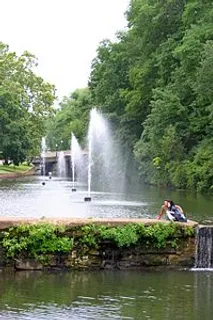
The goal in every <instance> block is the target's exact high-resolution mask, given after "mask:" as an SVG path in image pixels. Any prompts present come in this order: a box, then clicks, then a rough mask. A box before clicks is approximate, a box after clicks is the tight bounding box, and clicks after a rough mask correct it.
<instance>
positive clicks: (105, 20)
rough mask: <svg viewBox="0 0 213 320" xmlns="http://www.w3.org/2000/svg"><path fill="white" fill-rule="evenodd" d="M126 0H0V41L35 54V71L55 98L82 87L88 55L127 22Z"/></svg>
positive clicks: (12, 47)
mask: <svg viewBox="0 0 213 320" xmlns="http://www.w3.org/2000/svg"><path fill="white" fill-rule="evenodd" d="M128 4H129V0H2V1H1V18H0V41H3V42H4V43H6V44H8V45H9V47H10V50H12V51H16V52H17V53H18V55H20V54H21V53H23V51H25V50H27V51H29V52H31V53H33V54H35V55H36V57H37V58H38V63H39V67H38V73H39V74H40V75H41V76H42V77H43V78H44V79H45V80H46V81H49V82H51V83H53V84H55V85H56V88H57V94H58V96H59V98H61V97H62V96H63V95H68V94H69V93H71V92H73V91H74V90H75V89H77V88H83V87H86V86H87V81H88V77H89V73H90V66H91V61H92V59H93V58H94V57H95V56H96V49H97V47H98V45H99V43H100V41H102V40H103V39H105V38H109V39H111V40H115V34H116V32H117V31H119V30H123V29H124V28H125V26H126V24H127V22H126V19H125V16H124V13H125V11H126V10H127V8H128Z"/></svg>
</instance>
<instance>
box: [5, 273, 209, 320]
mask: <svg viewBox="0 0 213 320" xmlns="http://www.w3.org/2000/svg"><path fill="white" fill-rule="evenodd" d="M0 285H1V286H0V291H1V300H0V301H1V302H0V308H1V310H5V305H8V307H9V308H13V309H17V310H18V309H19V310H29V312H30V310H32V309H33V308H35V309H36V308H44V313H45V310H48V308H51V306H52V307H53V308H60V310H62V311H60V313H61V315H62V318H63V309H64V308H66V315H68V313H67V312H68V311H69V312H74V313H75V308H76V307H78V312H79V314H80V313H81V312H85V310H87V308H90V309H88V310H90V316H91V319H92V317H93V315H94V319H96V318H95V315H96V316H97V312H101V313H99V315H101V314H102V315H105V316H103V318H101V317H100V318H99V319H107V317H106V315H107V314H108V318H110V317H111V319H113V316H115V318H116V317H119V316H120V317H121V319H122V317H129V318H130V319H131V318H132V319H143V317H142V316H143V315H146V316H147V317H149V318H151V319H155V320H160V319H166V320H171V319H183V320H185V319H197V320H198V319H202V318H203V319H211V312H212V309H213V307H212V298H213V278H212V277H211V274H210V273H207V272H203V273H202V272H185V271H181V272H180V271H166V272H165V270H164V271H159V272H153V271H149V272H145V271H142V272H141V271H139V272H137V271H135V272H134V271H131V272H128V271H123V272H122V271H110V272H106V271H103V272H102V271H94V272H86V271H81V272H73V271H72V272H56V273H55V272H40V271H38V272H37V271H36V272H33V271H31V272H18V273H5V272H3V273H1V274H0ZM45 308H46V309H45ZM61 308H62V309H61ZM67 308H68V309H67ZM0 312H1V311H0ZM93 312H94V314H93ZM0 314H1V313H0ZM79 319H80V317H79Z"/></svg>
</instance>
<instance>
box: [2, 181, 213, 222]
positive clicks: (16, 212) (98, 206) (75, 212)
mask: <svg viewBox="0 0 213 320" xmlns="http://www.w3.org/2000/svg"><path fill="white" fill-rule="evenodd" d="M42 181H43V179H42V178H41V177H39V176H33V177H26V178H24V179H23V178H22V179H21V178H19V179H14V180H11V179H8V180H0V201H1V207H0V214H1V215H2V216H18V217H32V218H41V217H72V218H90V217H93V218H155V217H156V216H157V214H158V212H159V209H160V206H161V205H162V203H163V200H164V199H165V198H170V199H173V200H174V202H175V203H177V204H180V205H181V206H182V207H183V208H184V211H185V212H186V215H187V217H188V218H189V219H191V220H196V221H199V222H201V221H204V220H208V221H213V206H212V202H213V197H210V196H204V195H200V194H194V193H190V192H187V191H174V190H167V189H163V188H156V187H152V186H146V185H141V186H136V185H134V186H128V187H127V188H126V192H125V193H110V192H104V191H103V190H98V191H92V192H91V197H92V201H91V202H85V201H84V198H85V197H86V196H87V186H86V185H81V184H79V185H77V186H76V188H77V191H76V192H72V183H71V181H70V180H69V179H58V178H55V177H53V178H52V179H50V180H49V179H46V181H45V183H46V184H45V185H42Z"/></svg>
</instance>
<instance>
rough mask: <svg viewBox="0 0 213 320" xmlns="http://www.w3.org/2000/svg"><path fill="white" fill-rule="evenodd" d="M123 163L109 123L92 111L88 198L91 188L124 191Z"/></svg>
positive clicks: (89, 133) (89, 141)
mask: <svg viewBox="0 0 213 320" xmlns="http://www.w3.org/2000/svg"><path fill="white" fill-rule="evenodd" d="M122 161H123V157H122V156H121V153H120V148H119V144H116V143H115V139H113V136H112V134H111V130H110V124H109V122H108V121H107V120H106V119H105V118H104V117H103V115H101V113H100V112H98V111H97V110H96V109H92V110H91V112H90V122H89V129H88V198H91V197H90V194H91V187H95V188H96V189H98V190H101V191H116V192H118V191H122V187H123V184H124V170H123V168H124V165H123V163H122ZM86 201H87V200H86ZM88 201H90V200H88Z"/></svg>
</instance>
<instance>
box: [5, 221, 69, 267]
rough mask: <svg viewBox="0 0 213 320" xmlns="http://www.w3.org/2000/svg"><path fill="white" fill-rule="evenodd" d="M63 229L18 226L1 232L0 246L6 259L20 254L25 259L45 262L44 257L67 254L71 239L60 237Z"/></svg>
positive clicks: (43, 225)
mask: <svg viewBox="0 0 213 320" xmlns="http://www.w3.org/2000/svg"><path fill="white" fill-rule="evenodd" d="M64 231H65V228H64V227H62V226H54V225H51V224H35V225H20V226H18V227H14V228H10V229H9V231H7V232H3V240H2V244H3V247H4V248H5V251H6V256H7V257H8V258H17V257H19V256H20V255H21V254H22V256H24V257H26V258H35V259H36V260H39V261H45V260H46V255H47V254H50V253H55V252H62V253H65V252H69V251H70V250H71V249H72V246H73V239H72V238H68V237H67V236H62V233H63V232H64Z"/></svg>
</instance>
